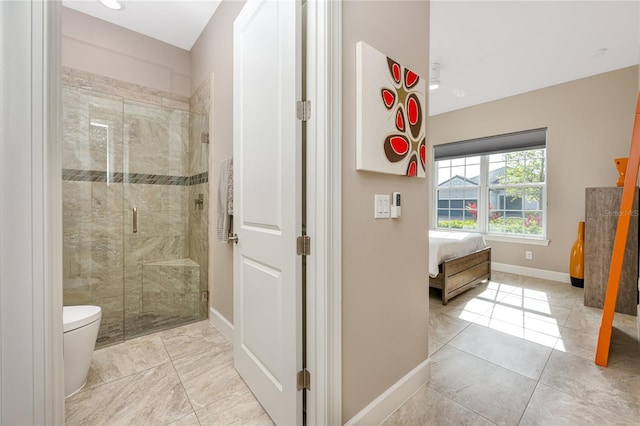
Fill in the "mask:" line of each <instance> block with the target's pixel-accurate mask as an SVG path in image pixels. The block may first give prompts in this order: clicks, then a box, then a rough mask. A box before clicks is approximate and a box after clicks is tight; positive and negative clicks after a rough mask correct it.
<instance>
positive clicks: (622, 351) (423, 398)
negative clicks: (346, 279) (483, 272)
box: [384, 271, 640, 426]
mask: <svg viewBox="0 0 640 426" xmlns="http://www.w3.org/2000/svg"><path fill="white" fill-rule="evenodd" d="M492 279H493V281H492V282H489V283H483V284H480V285H478V286H477V287H476V288H473V289H471V290H469V291H467V292H466V293H463V294H462V295H460V296H458V297H456V298H454V299H452V300H451V301H450V302H449V304H448V305H447V306H442V303H441V300H440V296H439V293H438V292H431V294H430V304H429V307H430V313H429V317H430V320H429V333H430V334H429V346H430V347H429V354H430V356H431V359H432V364H431V381H430V382H429V383H428V384H427V385H426V386H425V388H423V389H421V390H419V391H418V392H416V394H415V395H414V396H412V397H411V398H410V399H409V400H408V401H407V402H406V403H405V404H404V405H403V406H402V407H401V408H400V409H398V411H397V412H396V413H394V414H393V415H392V416H391V417H389V419H387V421H386V423H384V425H385V426H390V425H400V424H403V425H404V424H407V425H423V424H424V425H428V424H443V425H444V424H447V425H449V424H470V425H475V424H487V423H486V422H487V421H489V423H488V424H491V422H494V423H496V424H507V425H517V424H521V425H547V424H549V425H550V424H553V425H582V424H597V425H609V424H618V425H627V424H637V423H638V422H637V419H638V418H640V342H639V341H638V322H637V320H638V319H637V317H635V316H631V315H624V314H617V313H616V315H615V316H614V323H613V332H612V338H611V348H610V351H609V365H608V367H607V368H601V367H598V366H596V365H595V364H594V362H593V359H594V357H595V348H596V343H597V339H598V330H599V328H600V321H601V318H602V310H601V309H595V308H589V307H585V306H583V294H584V291H583V289H580V288H577V287H572V286H571V285H570V284H565V283H558V282H553V281H548V280H539V279H534V278H529V277H521V276H517V275H514V274H507V273H499V272H495V271H494V272H493V273H492ZM487 306H489V309H488V310H487V309H486V307H487ZM439 404H440V405H439ZM439 410H442V411H443V412H444V413H446V414H440V411H439ZM475 415H478V416H479V417H474V416H475ZM433 418H436V419H438V420H436V421H432V420H431V419H433Z"/></svg>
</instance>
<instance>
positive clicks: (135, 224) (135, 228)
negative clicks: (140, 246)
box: [133, 207, 138, 234]
mask: <svg viewBox="0 0 640 426" xmlns="http://www.w3.org/2000/svg"><path fill="white" fill-rule="evenodd" d="M137 232H138V208H137V207H134V208H133V233H134V234H136V233H137Z"/></svg>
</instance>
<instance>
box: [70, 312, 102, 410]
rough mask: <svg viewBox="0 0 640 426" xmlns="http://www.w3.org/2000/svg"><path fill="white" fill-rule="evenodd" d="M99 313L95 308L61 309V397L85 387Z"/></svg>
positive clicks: (98, 326) (94, 344)
mask: <svg viewBox="0 0 640 426" xmlns="http://www.w3.org/2000/svg"><path fill="white" fill-rule="evenodd" d="M101 317H102V309H100V307H99V306H88V305H87V306H64V307H63V308H62V322H63V329H64V340H63V342H64V395H65V398H66V397H68V396H71V395H72V394H74V393H76V392H78V391H79V390H80V389H82V387H83V386H84V385H85V383H87V375H88V374H89V367H90V366H91V356H92V355H93V349H94V348H95V346H96V338H97V337H98V329H99V328H100V318H101Z"/></svg>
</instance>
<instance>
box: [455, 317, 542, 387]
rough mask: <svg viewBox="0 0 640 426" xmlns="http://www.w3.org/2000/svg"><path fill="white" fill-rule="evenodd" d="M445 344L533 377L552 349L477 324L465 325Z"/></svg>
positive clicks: (536, 376) (540, 368)
mask: <svg viewBox="0 0 640 426" xmlns="http://www.w3.org/2000/svg"><path fill="white" fill-rule="evenodd" d="M449 345H450V346H453V347H454V348H457V349H460V350H461V351H464V352H467V353H469V354H473V355H475V356H477V357H478V358H481V359H484V360H486V361H489V362H491V363H493V364H496V365H499V366H500V367H504V368H507V369H509V370H511V371H513V372H515V373H518V374H520V375H523V376H525V377H528V378H530V379H534V380H537V379H538V378H539V377H540V375H541V374H542V370H543V369H544V366H545V364H546V363H547V360H548V359H549V355H551V351H552V349H551V348H549V347H547V346H544V345H540V344H538V343H533V342H528V341H526V340H524V339H523V338H521V337H515V336H511V335H509V334H505V333H503V332H500V331H496V330H492V329H490V328H486V327H482V326H480V325H477V324H472V325H470V326H469V327H467V328H465V329H464V330H463V331H462V332H461V333H460V334H458V335H457V336H456V337H454V338H453V339H452V340H451V341H450V342H449Z"/></svg>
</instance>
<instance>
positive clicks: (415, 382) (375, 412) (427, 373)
mask: <svg viewBox="0 0 640 426" xmlns="http://www.w3.org/2000/svg"><path fill="white" fill-rule="evenodd" d="M430 378H431V358H427V359H426V360H424V361H422V362H421V363H420V365H418V366H417V367H416V368H414V369H413V370H411V371H410V372H408V373H407V374H405V375H404V377H402V378H401V379H400V380H398V381H397V382H396V383H394V384H393V385H392V386H391V387H390V388H389V389H387V390H386V391H384V392H383V393H382V395H380V396H379V397H377V398H376V399H374V400H373V401H372V402H371V403H370V404H369V405H367V406H366V407H364V408H363V409H362V411H360V412H359V413H358V414H356V415H355V416H353V417H352V418H351V420H349V421H348V422H347V423H345V426H355V425H379V424H380V423H382V422H383V421H384V420H385V419H386V418H387V417H389V416H390V415H391V414H393V412H394V411H395V410H396V409H398V407H400V406H401V405H402V404H404V402H405V401H406V400H407V399H409V398H410V397H411V396H412V395H413V394H414V393H416V391H417V390H418V389H420V387H421V386H422V385H424V384H425V383H427V382H428V381H429V379H430Z"/></svg>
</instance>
